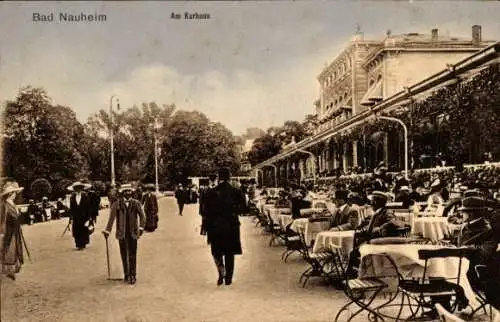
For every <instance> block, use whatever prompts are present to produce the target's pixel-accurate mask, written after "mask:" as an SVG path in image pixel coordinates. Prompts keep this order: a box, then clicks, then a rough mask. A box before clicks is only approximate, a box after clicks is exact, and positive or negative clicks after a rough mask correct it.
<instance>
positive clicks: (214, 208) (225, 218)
mask: <svg viewBox="0 0 500 322" xmlns="http://www.w3.org/2000/svg"><path fill="white" fill-rule="evenodd" d="M230 177H231V175H230V172H229V169H227V168H222V169H220V170H219V184H218V185H217V187H215V188H214V189H213V191H214V195H213V197H212V198H213V199H212V200H211V201H210V205H209V206H208V208H209V209H208V212H207V233H208V238H209V240H210V245H211V250H212V256H213V258H214V261H215V265H216V266H217V271H218V272H219V278H218V279H217V285H222V283H224V282H225V284H226V285H231V283H232V280H233V273H234V255H241V254H242V250H241V241H240V221H239V217H238V215H239V214H241V213H242V212H243V211H244V208H245V199H244V197H243V194H242V193H241V191H240V190H239V189H237V188H235V187H233V186H232V185H231V184H230V183H229V180H230Z"/></svg>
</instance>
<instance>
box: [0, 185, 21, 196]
mask: <svg viewBox="0 0 500 322" xmlns="http://www.w3.org/2000/svg"><path fill="white" fill-rule="evenodd" d="M23 190H24V188H23V187H19V184H18V183H17V182H7V183H6V184H5V185H4V187H3V190H2V193H1V196H5V195H7V194H9V193H12V192H15V193H19V192H21V191H23Z"/></svg>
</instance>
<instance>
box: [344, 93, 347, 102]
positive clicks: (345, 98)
mask: <svg viewBox="0 0 500 322" xmlns="http://www.w3.org/2000/svg"><path fill="white" fill-rule="evenodd" d="M347 96H348V95H347V92H345V93H344V102H347Z"/></svg>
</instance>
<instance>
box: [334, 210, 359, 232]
mask: <svg viewBox="0 0 500 322" xmlns="http://www.w3.org/2000/svg"><path fill="white" fill-rule="evenodd" d="M358 222H359V215H358V211H357V210H356V209H354V208H353V207H351V206H349V205H345V207H344V209H342V211H340V209H336V211H335V213H334V214H333V216H332V220H331V222H330V228H333V227H336V228H338V229H339V230H354V229H356V226H358Z"/></svg>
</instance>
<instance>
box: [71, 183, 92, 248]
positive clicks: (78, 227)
mask: <svg viewBox="0 0 500 322" xmlns="http://www.w3.org/2000/svg"><path fill="white" fill-rule="evenodd" d="M89 187H90V186H89V185H88V184H85V183H81V182H79V181H78V182H75V183H74V184H72V185H71V186H70V187H69V188H68V189H69V190H70V191H74V193H73V194H72V195H71V197H70V199H69V204H70V207H69V215H70V217H69V220H70V223H72V227H71V231H72V232H73V238H74V239H75V245H76V248H77V250H83V249H85V247H86V246H87V244H88V243H89V242H90V239H89V235H90V233H89V227H90V226H92V225H93V224H92V217H91V211H90V198H89V196H88V195H87V194H86V193H85V192H84V191H83V190H84V189H85V188H89Z"/></svg>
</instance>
